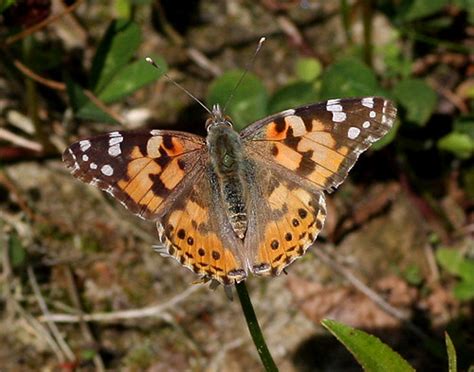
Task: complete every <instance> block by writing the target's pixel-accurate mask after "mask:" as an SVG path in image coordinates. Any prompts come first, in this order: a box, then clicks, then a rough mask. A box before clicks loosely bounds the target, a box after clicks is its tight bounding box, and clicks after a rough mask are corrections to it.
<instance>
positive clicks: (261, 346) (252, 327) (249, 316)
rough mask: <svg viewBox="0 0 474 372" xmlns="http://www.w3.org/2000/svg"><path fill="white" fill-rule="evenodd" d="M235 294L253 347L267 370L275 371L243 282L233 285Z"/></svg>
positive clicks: (276, 369) (269, 371) (274, 365)
mask: <svg viewBox="0 0 474 372" xmlns="http://www.w3.org/2000/svg"><path fill="white" fill-rule="evenodd" d="M235 288H236V289H237V294H238V295H239V300H240V304H241V305H242V311H243V312H244V316H245V321H246V322H247V326H248V327H249V331H250V335H251V336H252V339H253V342H254V344H255V347H256V348H257V352H258V355H259V356H260V360H261V361H262V364H263V367H264V368H265V370H266V371H267V372H276V371H278V367H277V366H276V364H275V362H274V361H273V358H272V355H271V354H270V351H269V350H268V347H267V344H266V343H265V338H264V337H263V333H262V330H261V329H260V325H259V324H258V320H257V316H256V315H255V311H254V309H253V305H252V301H251V300H250V296H249V293H248V291H247V286H246V285H245V282H244V281H243V282H240V283H238V284H236V285H235Z"/></svg>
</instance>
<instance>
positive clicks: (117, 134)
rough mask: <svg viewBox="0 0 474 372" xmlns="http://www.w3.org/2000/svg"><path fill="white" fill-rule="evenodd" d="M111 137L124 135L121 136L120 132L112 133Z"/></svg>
mask: <svg viewBox="0 0 474 372" xmlns="http://www.w3.org/2000/svg"><path fill="white" fill-rule="evenodd" d="M109 137H111V138H112V137H122V135H121V134H120V132H110V133H109Z"/></svg>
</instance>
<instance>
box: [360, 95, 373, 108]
mask: <svg viewBox="0 0 474 372" xmlns="http://www.w3.org/2000/svg"><path fill="white" fill-rule="evenodd" d="M362 106H365V107H368V108H369V109H373V108H374V97H366V98H362Z"/></svg>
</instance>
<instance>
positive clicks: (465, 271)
mask: <svg viewBox="0 0 474 372" xmlns="http://www.w3.org/2000/svg"><path fill="white" fill-rule="evenodd" d="M436 259H437V260H438V262H439V264H440V265H441V267H442V268H443V269H445V270H446V271H448V272H449V273H451V274H453V275H457V276H460V277H462V278H463V279H464V280H466V281H469V282H472V283H473V284H474V260H471V259H468V258H467V257H464V256H463V254H462V253H461V252H460V251H458V250H454V249H448V248H439V249H438V250H437V251H436Z"/></svg>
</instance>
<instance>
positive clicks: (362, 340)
mask: <svg viewBox="0 0 474 372" xmlns="http://www.w3.org/2000/svg"><path fill="white" fill-rule="evenodd" d="M321 323H322V325H323V326H324V327H325V328H326V329H328V330H329V332H331V333H332V334H333V335H334V336H335V337H336V338H337V339H338V340H339V341H340V342H341V343H342V344H344V346H345V347H346V348H347V349H348V350H349V351H350V352H351V353H352V355H353V356H354V357H355V358H356V359H357V361H358V362H359V364H360V365H361V366H362V367H363V368H364V370H365V371H368V372H382V371H391V372H405V371H415V370H414V369H413V367H411V366H410V365H409V364H408V362H407V361H406V360H405V359H403V358H402V357H401V356H400V355H399V354H398V353H396V352H395V351H393V350H392V349H391V348H389V347H388V346H387V345H385V344H384V343H383V342H382V341H380V340H379V339H378V338H377V337H375V336H372V335H369V334H368V333H366V332H363V331H359V330H357V329H354V328H351V327H349V326H346V325H344V324H342V323H338V322H336V321H334V320H329V319H324V320H323V321H322V322H321Z"/></svg>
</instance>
